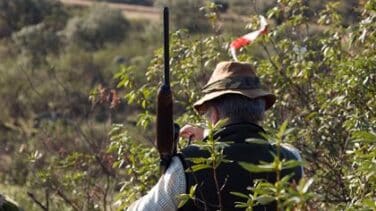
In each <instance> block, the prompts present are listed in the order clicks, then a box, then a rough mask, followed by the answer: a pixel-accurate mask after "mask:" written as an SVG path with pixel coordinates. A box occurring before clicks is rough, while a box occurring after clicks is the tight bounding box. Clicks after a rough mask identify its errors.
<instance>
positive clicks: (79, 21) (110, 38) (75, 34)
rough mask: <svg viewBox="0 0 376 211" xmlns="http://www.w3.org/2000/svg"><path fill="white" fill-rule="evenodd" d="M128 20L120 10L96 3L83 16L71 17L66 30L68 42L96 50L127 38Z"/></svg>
mask: <svg viewBox="0 0 376 211" xmlns="http://www.w3.org/2000/svg"><path fill="white" fill-rule="evenodd" d="M128 27H129V23H128V21H127V20H126V19H125V18H124V17H123V15H122V13H121V11H120V10H113V9H110V8H108V7H105V6H103V5H95V6H93V7H92V8H90V10H89V12H88V13H87V14H85V15H83V16H81V17H74V18H72V19H70V20H69V21H68V23H67V26H66V28H65V30H64V34H65V36H66V39H67V42H68V44H71V45H77V46H80V47H82V48H84V49H90V50H96V49H99V48H102V47H103V46H104V45H105V44H106V43H116V42H120V41H121V40H123V39H124V38H125V35H126V33H127V30H128Z"/></svg>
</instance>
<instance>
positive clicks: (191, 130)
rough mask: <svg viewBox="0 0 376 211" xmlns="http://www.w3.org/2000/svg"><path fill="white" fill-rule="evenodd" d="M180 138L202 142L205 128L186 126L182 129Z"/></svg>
mask: <svg viewBox="0 0 376 211" xmlns="http://www.w3.org/2000/svg"><path fill="white" fill-rule="evenodd" d="M180 136H181V137H183V138H188V139H192V140H202V139H203V138H204V128H200V127H196V126H193V125H184V127H183V128H181V129H180Z"/></svg>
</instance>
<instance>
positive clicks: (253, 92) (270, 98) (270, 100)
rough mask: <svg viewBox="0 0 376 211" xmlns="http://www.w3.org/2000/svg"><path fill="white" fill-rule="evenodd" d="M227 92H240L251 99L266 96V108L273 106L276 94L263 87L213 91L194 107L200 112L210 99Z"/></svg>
mask: <svg viewBox="0 0 376 211" xmlns="http://www.w3.org/2000/svg"><path fill="white" fill-rule="evenodd" d="M225 94H239V95H243V96H245V97H248V98H250V99H255V98H264V99H265V110H267V109H269V108H270V107H272V106H273V104H274V102H275V100H276V96H275V95H273V94H272V93H270V92H267V91H265V90H262V89H249V90H222V91H216V92H212V93H208V94H205V95H204V96H203V97H202V98H201V99H200V100H198V101H197V102H195V103H194V104H193V108H194V109H195V110H196V111H197V112H199V113H200V108H201V107H202V106H203V105H204V104H205V103H206V102H208V101H210V100H213V99H215V98H217V97H220V96H222V95H225Z"/></svg>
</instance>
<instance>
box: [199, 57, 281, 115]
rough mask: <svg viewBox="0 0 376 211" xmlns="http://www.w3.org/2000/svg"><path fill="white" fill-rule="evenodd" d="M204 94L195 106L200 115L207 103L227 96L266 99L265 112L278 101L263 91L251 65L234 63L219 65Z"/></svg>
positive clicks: (221, 63)
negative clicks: (236, 95)
mask: <svg viewBox="0 0 376 211" xmlns="http://www.w3.org/2000/svg"><path fill="white" fill-rule="evenodd" d="M202 93H203V94H204V95H203V97H202V98H201V99H199V100H198V101H197V102H195V103H194V104H193V107H194V108H195V109H196V111H198V112H199V113H200V112H201V110H202V109H201V108H202V106H203V105H204V104H205V103H206V102H208V101H210V100H213V99H215V98H218V97H220V96H223V95H226V94H238V95H242V96H245V97H248V98H250V99H256V98H264V99H265V110H267V109H269V108H270V107H271V106H272V105H273V104H274V102H275V100H276V97H275V95H274V94H272V93H270V92H268V91H266V90H264V89H262V87H261V83H260V79H259V78H258V77H257V75H256V71H255V68H254V67H253V66H252V65H251V64H249V63H242V62H232V61H224V62H220V63H218V65H217V66H216V68H215V69H214V71H213V73H212V75H211V77H210V79H209V81H208V83H207V84H206V85H205V86H204V87H203V89H202Z"/></svg>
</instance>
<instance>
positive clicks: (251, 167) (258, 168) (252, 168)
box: [238, 162, 275, 173]
mask: <svg viewBox="0 0 376 211" xmlns="http://www.w3.org/2000/svg"><path fill="white" fill-rule="evenodd" d="M238 163H239V165H240V166H241V167H243V168H244V169H245V170H247V171H249V172H253V173H261V172H273V171H275V168H274V166H273V163H271V164H262V165H255V164H252V163H247V162H238Z"/></svg>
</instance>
